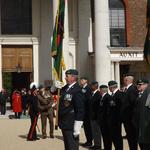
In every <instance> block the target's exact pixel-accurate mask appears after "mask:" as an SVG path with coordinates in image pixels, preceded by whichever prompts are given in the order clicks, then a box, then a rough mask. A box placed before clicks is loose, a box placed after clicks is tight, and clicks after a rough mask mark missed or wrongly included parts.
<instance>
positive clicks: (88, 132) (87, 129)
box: [80, 77, 93, 147]
mask: <svg viewBox="0 0 150 150" xmlns="http://www.w3.org/2000/svg"><path fill="white" fill-rule="evenodd" d="M80 85H81V88H82V93H83V94H84V96H85V116H84V121H83V126H84V133H85V137H86V142H85V143H83V144H82V146H84V147H89V146H92V140H93V138H92V128H91V123H90V114H89V101H90V98H91V96H92V91H91V88H90V86H89V85H88V80H87V78H86V77H82V78H80Z"/></svg>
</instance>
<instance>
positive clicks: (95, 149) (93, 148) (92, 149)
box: [90, 145, 101, 150]
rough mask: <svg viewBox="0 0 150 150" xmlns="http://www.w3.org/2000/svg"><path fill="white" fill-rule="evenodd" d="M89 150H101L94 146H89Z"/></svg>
mask: <svg viewBox="0 0 150 150" xmlns="http://www.w3.org/2000/svg"><path fill="white" fill-rule="evenodd" d="M90 149H91V150H101V147H100V146H96V145H94V146H91V147H90Z"/></svg>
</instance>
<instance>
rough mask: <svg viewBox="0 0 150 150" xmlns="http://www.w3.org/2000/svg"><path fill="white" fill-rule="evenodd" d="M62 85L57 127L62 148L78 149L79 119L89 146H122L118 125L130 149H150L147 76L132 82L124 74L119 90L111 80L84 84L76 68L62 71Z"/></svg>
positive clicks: (106, 148)
mask: <svg viewBox="0 0 150 150" xmlns="http://www.w3.org/2000/svg"><path fill="white" fill-rule="evenodd" d="M65 79H66V83H67V84H66V86H64V87H63V88H62V89H61V97H60V105H59V127H60V129H61V130H62V134H63V137H64V145H65V150H78V149H79V134H80V129H81V126H82V123H83V127H84V131H85V136H86V141H85V143H83V144H81V145H82V146H83V147H87V148H89V149H94V150H95V149H97V150H100V149H102V145H101V138H102V139H103V143H104V150H112V144H113V145H114V148H115V150H123V137H122V125H123V126H124V129H125V132H126V138H127V141H128V146H129V149H130V150H137V149H138V145H139V146H140V149H141V150H150V87H149V81H148V80H147V79H141V80H138V81H137V82H136V84H134V77H133V76H131V75H126V76H125V77H124V79H123V83H124V87H123V88H122V89H121V90H120V89H119V88H118V83H117V82H116V81H114V80H112V81H109V82H108V84H107V85H99V84H98V82H97V81H94V82H92V83H90V84H88V80H87V78H86V77H83V78H80V86H79V83H78V71H77V70H74V69H70V70H67V71H66V77H65Z"/></svg>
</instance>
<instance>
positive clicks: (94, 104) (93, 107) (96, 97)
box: [89, 81, 101, 149]
mask: <svg viewBox="0 0 150 150" xmlns="http://www.w3.org/2000/svg"><path fill="white" fill-rule="evenodd" d="M91 89H92V97H91V99H90V101H89V102H90V103H89V105H90V120H91V127H92V135H93V140H94V145H93V146H92V147H91V149H100V148H101V132H100V127H99V124H98V111H99V103H100V99H101V95H100V93H99V89H98V82H96V81H94V82H92V84H91Z"/></svg>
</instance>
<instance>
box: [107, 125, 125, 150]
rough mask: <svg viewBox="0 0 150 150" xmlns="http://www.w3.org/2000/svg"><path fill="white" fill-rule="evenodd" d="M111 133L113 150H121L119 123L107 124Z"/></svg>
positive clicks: (121, 140)
mask: <svg viewBox="0 0 150 150" xmlns="http://www.w3.org/2000/svg"><path fill="white" fill-rule="evenodd" d="M109 131H110V133H111V141H112V142H113V144H114V147H115V150H123V139H122V135H121V123H116V124H113V125H111V124H109Z"/></svg>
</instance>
